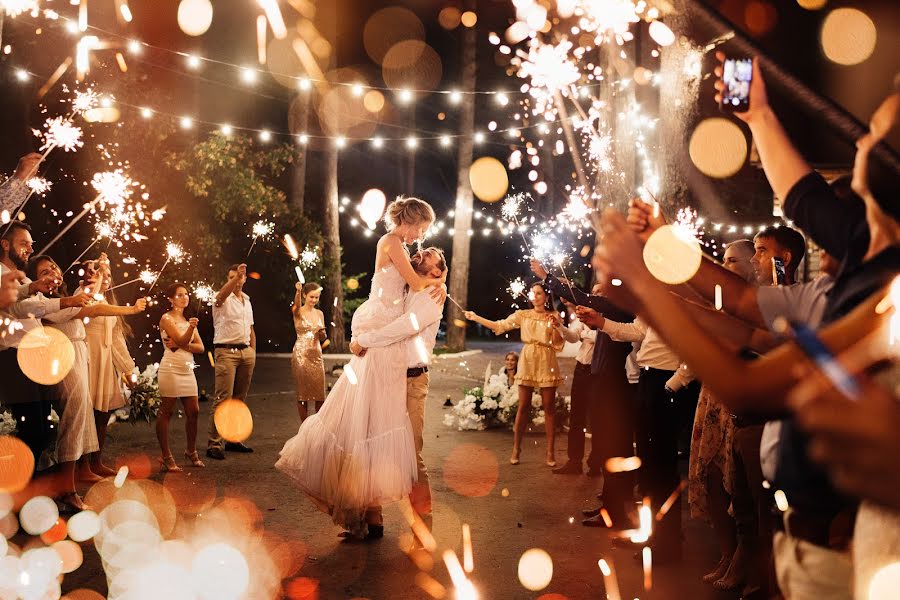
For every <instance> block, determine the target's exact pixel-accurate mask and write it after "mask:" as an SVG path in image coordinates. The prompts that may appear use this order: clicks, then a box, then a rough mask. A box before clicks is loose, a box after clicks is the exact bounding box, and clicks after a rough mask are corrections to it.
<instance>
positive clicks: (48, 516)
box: [19, 496, 59, 535]
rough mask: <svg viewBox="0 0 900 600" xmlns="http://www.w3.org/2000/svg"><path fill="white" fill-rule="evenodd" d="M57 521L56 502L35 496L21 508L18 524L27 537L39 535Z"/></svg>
mask: <svg viewBox="0 0 900 600" xmlns="http://www.w3.org/2000/svg"><path fill="white" fill-rule="evenodd" d="M57 520H59V509H57V508H56V502H54V501H53V500H52V499H50V498H48V497H46V496H36V497H34V498H32V499H30V500H29V501H28V502H26V503H25V504H24V505H23V506H22V510H20V511H19V523H20V524H21V525H22V529H24V530H25V532H26V533H28V534H29V535H41V534H42V533H44V532H45V531H47V530H49V529H50V528H51V527H53V526H54V525H56V521H57Z"/></svg>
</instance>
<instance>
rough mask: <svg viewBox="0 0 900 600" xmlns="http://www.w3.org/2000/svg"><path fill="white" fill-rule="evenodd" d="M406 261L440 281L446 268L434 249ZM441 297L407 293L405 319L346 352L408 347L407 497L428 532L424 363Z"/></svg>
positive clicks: (373, 531)
mask: <svg viewBox="0 0 900 600" xmlns="http://www.w3.org/2000/svg"><path fill="white" fill-rule="evenodd" d="M410 261H411V262H412V264H413V268H414V269H415V270H416V272H417V273H418V274H419V275H422V276H423V277H440V276H441V275H442V274H443V273H444V271H446V270H447V262H446V260H445V259H444V253H443V252H442V251H441V250H440V249H438V248H434V247H431V248H425V249H424V250H421V251H420V252H417V253H416V254H414V255H413V256H412V258H411V259H410ZM442 291H443V290H442ZM445 297H446V295H445V294H444V293H441V294H439V295H438V294H437V293H436V292H435V288H425V289H424V290H422V291H419V292H413V293H409V294H407V295H406V300H405V301H404V313H403V316H401V317H398V318H397V319H395V320H394V321H393V322H391V323H389V324H388V325H385V326H384V327H382V328H381V329H378V330H376V331H370V332H367V333H363V334H361V335H360V336H359V338H357V339H354V340H352V341H351V342H350V350H351V351H352V352H353V353H354V354H356V355H359V356H362V355H363V354H365V351H366V350H367V349H368V348H383V347H386V346H390V345H392V344H403V345H404V346H405V348H406V355H407V364H408V365H409V367H408V368H407V370H406V410H407V413H408V414H409V420H410V423H411V424H412V429H413V438H414V439H415V444H416V461H417V463H418V472H419V477H418V481H417V482H416V484H415V485H414V486H413V489H412V491H411V492H410V494H409V502H410V504H411V505H412V507H413V510H415V511H416V514H417V515H419V517H421V518H422V520H423V521H424V523H425V525H426V526H427V527H428V528H429V529H431V486H430V485H429V481H428V469H427V467H426V466H425V461H424V460H423V459H422V447H423V445H424V440H423V430H424V428H425V400H426V399H427V398H428V383H429V376H428V364H429V363H430V362H431V354H432V351H433V350H434V345H435V343H436V341H437V334H438V329H439V328H440V325H441V316H442V315H443V312H444V298H445ZM378 510H379V511H380V509H378ZM372 517H374V518H372ZM367 520H368V521H370V522H377V523H380V522H381V518H380V515H377V516H375V515H369V518H367ZM383 533H384V527H383V526H378V525H375V526H373V525H371V524H370V525H369V536H368V537H374V538H377V537H381V535H383Z"/></svg>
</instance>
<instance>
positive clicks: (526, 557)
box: [519, 548, 553, 592]
mask: <svg viewBox="0 0 900 600" xmlns="http://www.w3.org/2000/svg"><path fill="white" fill-rule="evenodd" d="M552 580H553V559H552V558H550V555H549V554H547V552H546V551H545V550H541V549H540V548H532V549H530V550H526V551H525V553H524V554H522V556H521V557H520V558H519V582H520V583H521V584H522V586H523V587H525V589H529V590H531V591H533V592H536V591H538V590H542V589H544V588H545V587H547V586H548V585H550V581H552Z"/></svg>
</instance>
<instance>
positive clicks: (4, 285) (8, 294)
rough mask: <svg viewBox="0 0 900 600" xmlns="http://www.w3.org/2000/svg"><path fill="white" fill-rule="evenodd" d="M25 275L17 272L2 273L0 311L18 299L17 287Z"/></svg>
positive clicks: (0, 280)
mask: <svg viewBox="0 0 900 600" xmlns="http://www.w3.org/2000/svg"><path fill="white" fill-rule="evenodd" d="M24 277H25V273H23V272H22V271H19V270H15V271H10V272H9V273H4V274H3V277H2V279H0V310H4V309H7V308H9V307H10V306H12V305H13V304H15V303H16V301H17V300H18V299H19V287H21V281H22V278H24Z"/></svg>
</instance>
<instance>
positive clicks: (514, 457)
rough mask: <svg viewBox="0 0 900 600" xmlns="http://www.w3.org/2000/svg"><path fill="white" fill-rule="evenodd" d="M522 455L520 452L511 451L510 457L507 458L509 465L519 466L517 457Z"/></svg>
mask: <svg viewBox="0 0 900 600" xmlns="http://www.w3.org/2000/svg"><path fill="white" fill-rule="evenodd" d="M521 453H522V451H521V450H513V453H512V456H510V457H509V464H511V465H517V464H519V455H520V454H521Z"/></svg>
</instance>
